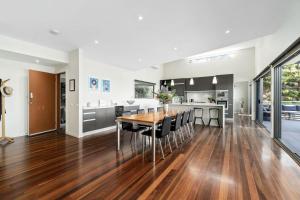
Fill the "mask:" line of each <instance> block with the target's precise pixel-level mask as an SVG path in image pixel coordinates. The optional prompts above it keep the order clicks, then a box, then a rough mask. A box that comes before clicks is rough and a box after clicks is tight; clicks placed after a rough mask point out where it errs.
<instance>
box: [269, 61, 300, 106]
mask: <svg viewBox="0 0 300 200" xmlns="http://www.w3.org/2000/svg"><path fill="white" fill-rule="evenodd" d="M263 87H264V88H263V90H264V91H263V101H264V102H271V74H268V75H267V76H265V77H264V78H263ZM281 92H282V104H285V105H288V104H290V105H300V64H289V65H285V66H283V67H282V91H281Z"/></svg>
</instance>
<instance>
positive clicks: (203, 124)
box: [201, 118, 205, 126]
mask: <svg viewBox="0 0 300 200" xmlns="http://www.w3.org/2000/svg"><path fill="white" fill-rule="evenodd" d="M201 121H202V126H205V123H204V121H203V119H202V118H201Z"/></svg>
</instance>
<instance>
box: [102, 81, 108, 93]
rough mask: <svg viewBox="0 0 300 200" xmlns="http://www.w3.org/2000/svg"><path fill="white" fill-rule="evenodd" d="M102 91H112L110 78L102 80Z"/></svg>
mask: <svg viewBox="0 0 300 200" xmlns="http://www.w3.org/2000/svg"><path fill="white" fill-rule="evenodd" d="M102 92H104V93H109V92H110V80H102Z"/></svg>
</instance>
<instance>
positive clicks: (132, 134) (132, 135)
mask: <svg viewBox="0 0 300 200" xmlns="http://www.w3.org/2000/svg"><path fill="white" fill-rule="evenodd" d="M132 138H133V132H131V137H130V143H131V142H132Z"/></svg>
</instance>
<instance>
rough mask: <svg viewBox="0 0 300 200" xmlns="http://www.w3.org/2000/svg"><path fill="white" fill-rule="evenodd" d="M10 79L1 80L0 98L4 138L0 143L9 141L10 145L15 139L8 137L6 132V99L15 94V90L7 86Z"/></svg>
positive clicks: (1, 138)
mask: <svg viewBox="0 0 300 200" xmlns="http://www.w3.org/2000/svg"><path fill="white" fill-rule="evenodd" d="M8 81H9V79H7V80H5V81H2V80H1V79H0V98H1V117H0V119H1V121H2V136H1V137H0V142H2V141H7V142H8V143H13V142H14V139H13V138H10V137H6V136H5V134H6V132H5V131H6V130H5V114H6V112H5V98H6V97H10V96H11V95H12V94H13V89H12V88H11V87H9V86H7V85H5V84H6V83H7V82H8Z"/></svg>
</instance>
